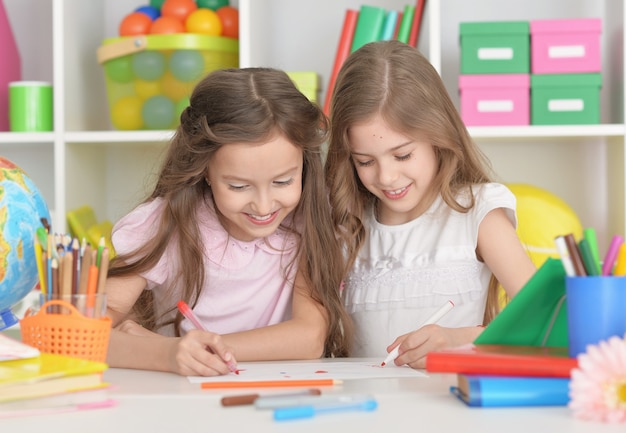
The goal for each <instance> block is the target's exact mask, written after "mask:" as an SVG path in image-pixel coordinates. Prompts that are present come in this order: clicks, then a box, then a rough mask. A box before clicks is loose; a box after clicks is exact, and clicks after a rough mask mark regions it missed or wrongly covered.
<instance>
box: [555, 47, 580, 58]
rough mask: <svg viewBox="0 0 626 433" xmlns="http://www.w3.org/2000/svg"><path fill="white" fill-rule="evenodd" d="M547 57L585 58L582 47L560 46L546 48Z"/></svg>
mask: <svg viewBox="0 0 626 433" xmlns="http://www.w3.org/2000/svg"><path fill="white" fill-rule="evenodd" d="M548 57H550V58H551V59H563V58H572V57H585V46H584V45H562V46H556V47H550V48H548Z"/></svg>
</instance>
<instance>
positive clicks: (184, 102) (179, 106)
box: [174, 97, 189, 120]
mask: <svg viewBox="0 0 626 433" xmlns="http://www.w3.org/2000/svg"><path fill="white" fill-rule="evenodd" d="M187 107H189V97H184V98H183V99H181V100H179V101H178V102H177V103H176V105H175V106H174V116H175V117H176V119H177V120H179V119H180V115H181V114H182V113H183V110H184V109H185V108H187Z"/></svg>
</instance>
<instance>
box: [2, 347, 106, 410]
mask: <svg viewBox="0 0 626 433" xmlns="http://www.w3.org/2000/svg"><path fill="white" fill-rule="evenodd" d="M107 368H108V365H107V364H105V363H103V362H96V361H89V360H86V359H80V358H73V357H69V356H64V355H56V354H51V353H41V354H40V355H39V356H37V357H34V358H29V359H20V360H15V361H5V362H1V363H0V402H4V401H10V400H17V399H23V398H34V397H43V396H48V395H55V394H61V393H64V392H69V391H76V390H80V389H90V388H96V387H99V386H102V385H103V382H102V372H104V371H105V370H106V369H107Z"/></svg>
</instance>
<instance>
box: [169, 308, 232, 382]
mask: <svg viewBox="0 0 626 433" xmlns="http://www.w3.org/2000/svg"><path fill="white" fill-rule="evenodd" d="M176 306H177V307H178V311H180V313H181V314H182V315H183V316H185V318H186V319H188V320H189V321H190V322H191V323H193V326H195V327H196V329H201V330H203V331H208V329H206V328H205V327H204V326H203V325H202V322H200V320H199V319H198V317H196V315H195V314H194V313H193V311H192V310H191V308H189V305H187V303H186V302H185V301H178V304H176ZM224 361H225V362H226V365H228V369H229V370H230V371H231V372H232V373H235V374H239V369H237V364H236V363H235V362H233V361H232V360H229V361H226V360H224Z"/></svg>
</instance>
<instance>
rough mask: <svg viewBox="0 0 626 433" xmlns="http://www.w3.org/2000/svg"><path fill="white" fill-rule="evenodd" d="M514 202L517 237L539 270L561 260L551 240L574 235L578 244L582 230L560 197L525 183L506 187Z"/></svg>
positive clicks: (578, 220) (572, 212)
mask: <svg viewBox="0 0 626 433" xmlns="http://www.w3.org/2000/svg"><path fill="white" fill-rule="evenodd" d="M507 186H508V187H509V189H510V190H511V191H512V192H513V194H514V195H515V198H516V199H517V219H518V224H517V234H518V236H519V238H520V240H521V241H522V243H523V244H524V246H525V247H526V250H527V251H528V254H529V256H530V258H531V260H532V261H533V263H534V264H535V266H537V267H538V268H539V267H540V266H541V265H543V263H544V262H545V261H546V260H547V259H548V257H552V258H556V259H558V258H560V257H559V254H558V251H557V250H556V245H555V243H554V238H555V237H557V236H559V235H566V234H568V233H573V234H574V238H576V240H577V241H579V240H580V239H581V238H582V234H583V227H582V224H581V222H580V219H579V218H578V215H576V212H574V211H573V210H572V208H571V207H570V206H569V205H568V204H567V203H566V202H565V201H564V200H562V199H561V198H560V197H558V196H556V195H555V194H553V193H551V192H549V191H546V190H545V189H541V188H538V187H536V186H532V185H527V184H519V183H517V184H508V185H507Z"/></svg>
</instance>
